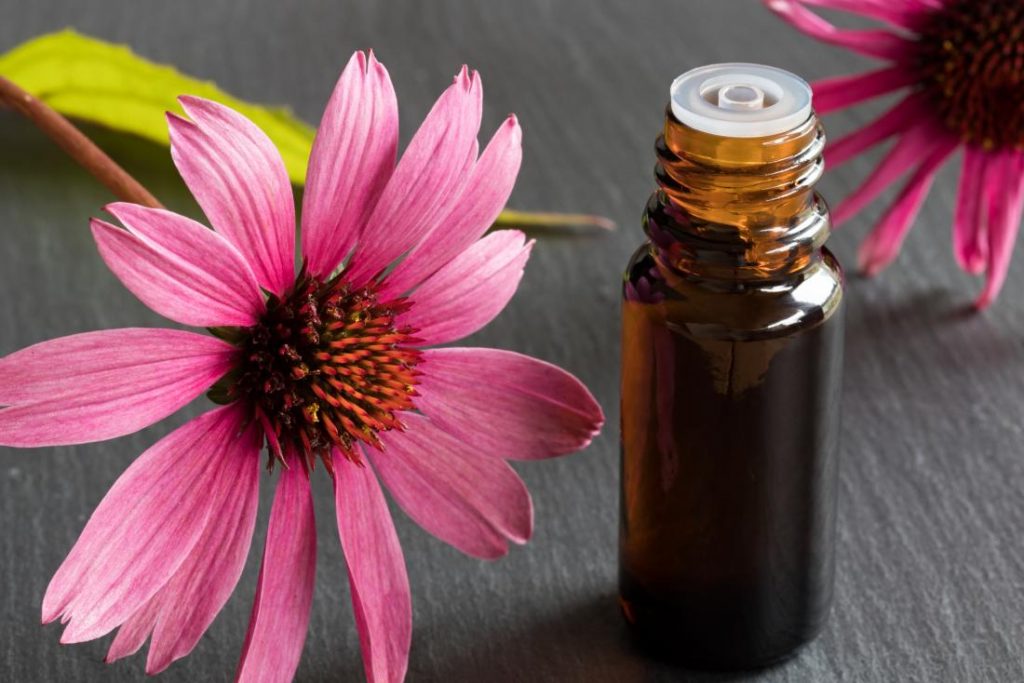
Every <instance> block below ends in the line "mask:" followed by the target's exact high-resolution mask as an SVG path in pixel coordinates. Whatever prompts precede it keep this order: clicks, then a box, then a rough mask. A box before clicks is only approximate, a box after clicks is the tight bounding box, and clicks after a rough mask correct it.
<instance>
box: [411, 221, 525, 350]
mask: <svg viewBox="0 0 1024 683" xmlns="http://www.w3.org/2000/svg"><path fill="white" fill-rule="evenodd" d="M532 247H533V240H530V241H529V242H526V236H525V235H523V233H521V232H519V231H518V230H498V231H497V232H492V233H491V234H489V235H487V236H486V237H484V238H483V239H482V240H478V241H477V242H475V243H474V244H473V245H472V246H470V247H469V249H467V250H466V251H464V252H463V253H462V254H460V255H459V256H457V257H456V258H455V259H453V260H451V261H449V262H448V263H447V264H446V265H445V266H444V267H442V268H441V269H440V270H438V271H437V272H436V273H434V274H433V275H431V276H430V277H429V278H427V280H426V282H424V283H423V284H422V285H420V287H419V288H418V289H416V290H415V292H413V294H412V300H413V306H412V308H410V309H409V310H408V311H407V312H406V313H404V314H403V315H402V316H401V318H400V321H401V323H402V324H403V325H412V326H413V327H414V328H416V329H417V330H418V331H417V332H416V336H417V337H419V338H421V339H423V340H425V342H424V343H426V344H444V343H446V342H450V341H453V340H455V339H460V338H462V337H465V336H466V335H468V334H472V333H473V332H476V331H477V330H479V329H480V328H482V327H483V326H484V325H486V324H487V323H489V322H491V321H492V320H493V319H494V318H495V317H496V316H497V315H498V314H499V313H501V311H502V309H503V308H505V305H506V304H507V303H508V302H509V299H511V298H512V295H513V294H515V291H516V288H517V287H518V286H519V281H520V280H521V279H522V277H523V268H524V267H525V266H526V261H527V259H529V257H530V249H531V248H532Z"/></svg>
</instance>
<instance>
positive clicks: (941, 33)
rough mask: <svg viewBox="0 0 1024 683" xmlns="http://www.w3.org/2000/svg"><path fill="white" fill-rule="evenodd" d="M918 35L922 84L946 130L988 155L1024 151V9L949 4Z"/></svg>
mask: <svg viewBox="0 0 1024 683" xmlns="http://www.w3.org/2000/svg"><path fill="white" fill-rule="evenodd" d="M919 32H920V36H921V39H920V41H919V46H920V48H919V53H918V55H917V66H918V68H919V69H920V72H921V82H922V83H924V84H925V90H926V92H927V93H928V94H929V95H930V96H931V99H932V101H933V104H934V105H935V106H936V107H937V108H938V111H939V114H940V115H941V117H942V120H943V122H944V123H945V125H946V126H947V127H948V128H949V129H950V130H952V131H953V132H955V133H956V134H957V135H959V136H960V138H961V139H962V140H964V141H965V142H968V143H971V144H976V145H981V146H983V147H984V148H986V149H1006V148H1016V149H1020V148H1024V3H1021V2H1020V1H1019V0H947V2H946V3H945V5H944V7H943V8H942V9H939V10H937V11H935V12H931V13H929V14H928V15H927V19H926V21H925V23H924V24H923V25H922V26H921V27H920V28H919Z"/></svg>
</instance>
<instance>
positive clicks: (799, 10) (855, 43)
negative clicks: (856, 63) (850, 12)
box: [765, 0, 914, 60]
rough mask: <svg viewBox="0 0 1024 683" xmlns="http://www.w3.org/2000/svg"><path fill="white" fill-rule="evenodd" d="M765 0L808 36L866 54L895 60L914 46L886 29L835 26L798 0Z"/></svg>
mask: <svg viewBox="0 0 1024 683" xmlns="http://www.w3.org/2000/svg"><path fill="white" fill-rule="evenodd" d="M765 4H766V5H768V9H770V10H772V11H773V12H775V13H776V14H778V15H779V16H780V17H782V18H783V19H785V20H786V21H788V22H789V23H790V24H792V25H793V26H794V27H796V28H797V29H798V30H800V31H802V32H804V33H806V34H807V35H809V36H811V37H812V38H817V39H818V40H820V41H822V42H823V43H829V44H832V45H838V46H839V47H845V48H847V49H848V50H851V51H852V52H857V53H860V54H862V55H867V56H868V57H879V58H882V59H893V60H899V59H901V58H903V57H907V56H909V55H910V54H911V53H912V51H913V49H914V43H913V42H912V41H911V40H908V39H906V38H903V37H901V36H898V35H896V34H895V33H890V32H889V31H884V30H879V29H867V30H857V31H854V30H841V29H838V28H836V27H835V26H833V25H832V24H830V23H829V22H827V21H825V20H824V19H822V18H821V17H819V16H818V15H817V14H815V13H814V12H812V11H810V10H809V9H807V8H806V7H804V6H803V4H801V0H766V2H765Z"/></svg>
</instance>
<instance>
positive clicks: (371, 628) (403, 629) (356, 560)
mask: <svg viewBox="0 0 1024 683" xmlns="http://www.w3.org/2000/svg"><path fill="white" fill-rule="evenodd" d="M334 472H335V475H334V498H335V504H336V506H337V512H338V535H339V536H340V538H341V548H342V550H343V551H344V552H345V561H346V562H347V563H348V583H349V590H350V591H351V593H352V608H353V612H354V613H355V619H356V628H357V629H358V630H359V643H360V646H361V648H362V651H363V667H364V668H365V670H366V679H367V681H369V683H399V682H400V681H402V680H403V679H404V678H405V672H406V669H407V668H408V666H409V645H410V642H411V639H412V598H411V595H410V593H409V577H408V575H407V574H406V571H405V559H404V558H403V557H402V548H401V546H400V545H399V544H398V535H397V534H396V533H395V525H394V522H393V521H392V520H391V513H390V512H389V511H388V505H387V503H386V502H385V500H384V493H383V492H382V491H381V489H380V484H378V483H377V478H376V477H375V476H374V474H373V471H372V470H371V469H370V468H369V467H365V466H363V467H360V466H357V465H354V464H352V463H351V462H349V461H348V460H346V459H345V457H344V456H343V455H342V454H341V453H340V452H339V451H338V450H335V451H334Z"/></svg>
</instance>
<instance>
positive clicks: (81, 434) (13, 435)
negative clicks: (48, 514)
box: [0, 328, 236, 448]
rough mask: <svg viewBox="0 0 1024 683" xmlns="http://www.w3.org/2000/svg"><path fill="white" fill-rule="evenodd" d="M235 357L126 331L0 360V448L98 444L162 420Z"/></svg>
mask: <svg viewBox="0 0 1024 683" xmlns="http://www.w3.org/2000/svg"><path fill="white" fill-rule="evenodd" d="M235 353H236V350H235V348H234V347H232V346H231V345H229V344H227V343H226V342H223V341H221V340H219V339H215V338H213V337H209V336H204V335H199V334H195V333H193V332H184V331H180V330H162V329H144V328H126V329H120V330H104V331H102V332H85V333H82V334H74V335H71V336H69V337H61V338H59V339H52V340H50V341H45V342H41V343H39V344H35V345H33V346H29V347H28V348H25V349H22V350H20V351H16V352H14V353H12V354H10V355H9V356H6V357H4V358H3V359H0V406H7V407H6V408H0V444H3V445H5V446H17V447H22V448H30V447H35V446H56V445H68V444H77V443H88V442H90V441H103V440H104V439H112V438H114V437H117V436H123V435H125V434H131V433H132V432H135V431H138V430H140V429H142V428H143V427H148V426H149V425H151V424H153V423H154V422H157V421H158V420H161V419H163V418H165V417H167V416H168V415H170V414H171V413H173V412H174V411H176V410H178V409H179V408H181V407H182V406H184V405H185V404H186V403H188V402H189V401H191V400H192V399H194V398H195V397H196V396H198V395H199V394H201V393H202V392H203V391H205V390H206V389H208V388H209V387H210V385H211V384H213V383H214V382H215V381H216V380H217V379H218V378H220V377H221V376H222V375H224V373H226V372H227V371H228V370H230V369H231V365H232V362H233V358H234V356H235Z"/></svg>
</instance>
